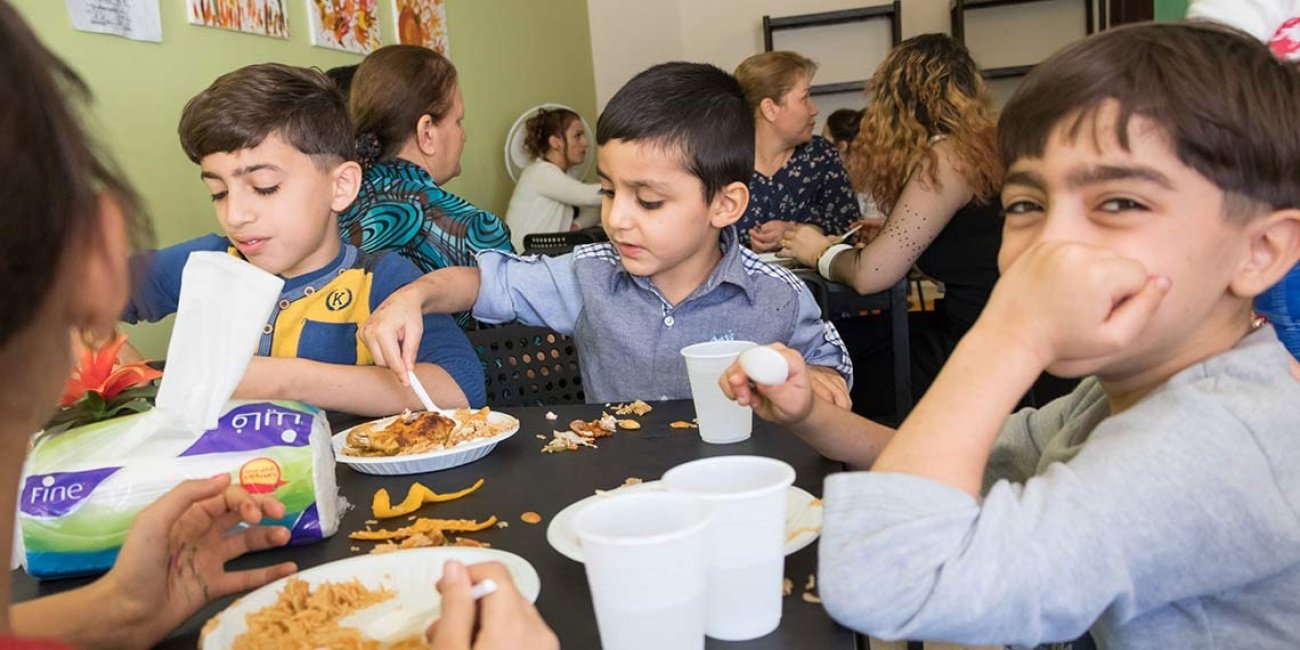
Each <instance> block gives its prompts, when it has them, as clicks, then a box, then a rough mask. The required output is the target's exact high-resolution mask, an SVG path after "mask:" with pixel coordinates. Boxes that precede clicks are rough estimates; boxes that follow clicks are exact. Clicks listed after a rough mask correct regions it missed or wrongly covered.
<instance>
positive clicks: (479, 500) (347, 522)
mask: <svg viewBox="0 0 1300 650" xmlns="http://www.w3.org/2000/svg"><path fill="white" fill-rule="evenodd" d="M654 406H655V408H654V411H652V412H651V413H650V414H648V415H646V416H644V417H642V418H638V419H639V420H641V421H642V423H643V428H642V429H641V430H639V431H620V432H619V433H618V434H616V435H615V436H613V437H611V438H605V439H602V440H599V441H597V444H598V445H599V449H587V448H583V449H579V450H578V451H574V452H567V453H559V454H543V453H540V449H541V447H542V444H543V443H542V441H541V440H539V439H537V437H536V436H537V435H538V434H547V437H548V438H549V433H550V431H551V429H552V428H556V427H554V426H553V425H555V424H557V423H559V426H560V427H563V426H565V424H567V423H568V422H569V421H571V420H574V419H587V420H590V419H593V418H595V417H597V416H599V415H600V412H601V408H600V407H599V406H584V405H574V406H555V407H550V408H549V409H548V408H542V407H535V408H512V409H505V410H506V411H507V412H509V413H510V414H511V415H514V416H516V417H518V418H519V419H520V421H521V429H520V431H519V433H517V434H515V435H514V436H513V437H512V438H510V439H509V440H507V441H505V442H503V443H502V444H500V445H498V447H497V448H496V449H495V450H494V451H493V452H492V453H491V454H489V455H488V456H487V457H485V458H483V459H482V460H479V461H477V462H474V463H471V464H469V465H463V466H461V467H457V468H454V469H450V470H445V471H442V472H436V473H432V474H422V475H413V476H397V477H381V476H370V475H366V474H359V473H357V472H354V471H353V470H352V469H350V468H348V467H346V466H343V465H339V466H338V474H337V476H338V483H339V490H340V492H341V493H342V494H343V496H345V497H347V499H348V500H349V501H350V502H351V503H352V505H353V506H355V507H353V508H352V509H351V510H349V511H348V512H347V514H345V515H344V517H343V522H342V524H341V525H340V531H339V534H338V535H336V536H334V537H333V538H331V539H328V540H326V541H324V542H321V543H319V544H314V545H311V546H301V547H295V548H289V549H278V550H275V551H267V552H264V553H259V554H255V555H253V556H250V557H245V558H241V559H239V560H237V561H235V562H234V563H233V565H234V567H247V566H257V565H264V564H271V563H274V562H281V561H284V560H293V561H295V562H297V563H298V565H299V567H300V568H309V567H312V566H316V565H319V564H323V563H325V562H329V561H331V560H338V559H342V558H345V557H349V556H351V555H355V554H357V552H356V551H352V550H351V549H352V548H353V547H354V546H360V547H362V548H363V549H364V548H367V545H366V544H362V543H357V542H352V541H351V540H349V539H348V538H347V533H348V532H351V531H354V530H358V529H362V528H364V527H365V520H367V519H370V518H371V513H370V501H371V497H372V496H373V494H374V492H375V490H377V489H379V488H381V487H386V488H388V489H389V492H390V493H392V494H394V500H399V499H401V498H402V497H403V496H405V494H406V489H407V487H408V486H409V485H410V484H411V482H412V481H414V480H419V481H420V482H422V483H424V484H425V485H427V486H428V487H429V488H431V489H433V490H434V491H436V492H445V491H454V490H458V489H461V488H464V487H466V486H469V485H471V484H472V483H473V482H474V481H476V480H478V479H479V478H480V477H483V478H486V479H487V481H486V482H485V484H484V485H483V487H482V488H481V489H479V490H478V491H477V492H476V493H474V494H472V495H470V496H468V497H465V498H463V499H459V500H456V501H451V502H447V503H441V504H437V505H436V506H434V507H435V508H436V510H437V514H436V515H433V514H428V512H431V509H429V508H426V510H425V511H422V513H423V514H424V516H437V517H443V518H476V519H480V520H481V519H483V518H486V517H487V516H488V515H496V516H497V517H498V518H499V519H501V520H505V521H508V522H510V525H509V527H507V528H495V529H491V530H488V531H484V532H481V533H475V534H473V535H471V536H472V537H474V538H475V539H478V540H480V541H484V542H488V543H490V544H491V545H492V547H493V548H497V549H501V550H505V551H509V552H512V553H516V554H518V555H520V556H522V557H524V558H525V559H527V560H528V561H529V562H531V563H532V565H533V566H534V567H535V568H536V569H537V573H538V574H539V575H540V576H541V582H542V591H541V595H540V597H539V598H538V600H537V608H538V609H539V610H540V611H541V613H542V616H543V617H545V619H546V622H547V623H548V624H549V625H550V626H551V627H552V628H553V629H554V630H555V632H556V634H557V635H559V637H560V641H561V643H562V644H563V645H564V647H565V648H579V649H585V648H597V647H599V645H600V644H599V639H598V636H597V632H596V621H595V617H594V614H593V612H592V606H591V595H590V592H589V591H588V589H587V577H586V574H585V573H584V572H583V570H582V565H581V564H579V563H577V562H574V561H572V560H570V559H568V558H566V557H564V556H563V555H560V553H559V552H557V551H556V550H554V549H553V548H551V546H550V545H549V544H548V543H547V541H546V526H547V524H548V523H549V521H550V519H551V517H553V516H554V515H555V514H556V513H558V512H559V511H560V510H562V509H564V508H565V507H566V506H568V505H569V504H571V503H573V502H575V501H578V500H580V499H583V498H586V497H588V496H591V495H592V494H593V493H594V491H595V490H596V489H609V488H613V487H617V486H618V485H620V484H621V483H623V481H624V480H625V479H627V478H629V477H637V478H641V479H643V480H647V481H648V480H653V479H657V478H659V476H660V475H662V474H663V472H664V471H666V470H667V469H669V468H671V467H673V466H674V465H677V464H679V463H682V462H685V461H688V460H692V459H695V458H703V457H707V456H724V455H731V454H752V455H759V456H770V457H773V458H780V459H782V460H784V461H786V462H788V463H790V464H791V465H792V466H794V468H795V471H796V473H797V478H796V480H795V485H798V486H799V487H801V488H803V489H805V490H808V491H809V492H811V493H813V494H814V495H817V496H821V493H822V478H823V477H824V476H825V475H827V474H829V473H831V472H834V471H837V470H838V466H837V464H836V463H833V462H831V461H828V460H826V459H824V458H822V457H821V456H819V455H818V454H817V453H816V452H814V451H813V450H812V449H811V448H810V447H808V446H807V445H805V444H803V443H802V442H800V441H799V440H798V439H797V438H795V437H794V436H793V435H792V434H790V433H788V432H786V431H785V430H783V429H781V428H780V427H777V426H774V425H770V424H767V423H764V422H762V421H761V420H756V421H755V424H754V435H753V437H752V438H750V439H749V440H746V441H744V442H740V443H735V444H730V445H708V444H705V443H703V442H701V441H700V437H699V434H698V432H697V431H695V430H693V429H671V428H669V426H668V423H669V422H672V421H674V420H689V419H691V418H692V417H694V409H693V407H692V405H691V403H690V402H664V403H656V404H654ZM548 410H553V411H554V412H555V413H556V414H558V416H559V418H558V421H557V422H549V421H547V420H546V418H545V414H546V412H547V411H548ZM357 421H358V420H357V419H356V418H345V417H334V418H332V420H331V425H332V426H333V427H334V429H335V430H336V431H339V430H342V428H343V427H345V426H349V425H351V424H354V423H355V422H357ZM526 511H534V512H537V513H539V514H541V515H542V517H543V520H542V523H540V524H537V525H529V524H526V523H524V522H522V521H520V519H519V516H520V514H522V513H524V512H526ZM816 569H817V545H816V544H813V545H811V546H809V547H807V548H805V549H803V550H801V551H799V552H797V553H794V554H792V555H790V556H788V557H787V558H786V571H785V573H786V576H788V577H789V578H790V579H791V580H793V581H794V583H795V591H794V594H793V595H791V596H790V597H788V598H786V599H785V604H784V610H783V613H782V620H781V626H780V628H778V629H777V630H776V631H775V632H773V633H772V634H769V635H767V636H765V637H762V638H760V639H755V640H753V641H748V642H738V643H729V642H722V641H715V640H712V639H710V640H709V641H708V647H709V648H745V649H749V648H753V649H756V650H757V649H768V648H846V649H847V648H854V647H855V639H854V635H853V634H852V632H851V631H849V630H847V629H845V628H843V627H840V626H839V625H837V624H836V623H835V622H834V621H832V620H831V619H830V618H829V617H828V616H827V615H826V612H825V610H824V609H822V607H821V606H820V605H816V604H811V603H807V602H804V600H803V599H802V598H801V597H800V594H801V592H802V589H803V583H804V581H806V580H807V578H808V575H809V574H810V573H814V572H815V571H816ZM85 582H86V580H84V579H68V580H55V581H45V582H37V581H35V580H33V579H32V578H30V577H28V576H27V575H26V574H24V573H22V572H21V571H16V572H14V575H13V597H14V599H15V600H16V601H22V600H27V599H30V598H34V597H36V596H40V595H46V594H51V593H56V592H58V591H62V590H65V589H69V588H72V587H76V586H79V585H82V584H85ZM231 600H233V598H226V599H223V600H221V601H218V602H217V603H214V604H213V605H211V606H209V607H207V608H205V609H204V610H203V611H201V612H200V613H199V614H198V615H197V616H195V617H194V618H192V619H191V620H190V621H189V622H188V623H186V624H185V625H184V626H183V627H182V628H181V629H180V630H178V631H177V632H176V633H175V634H174V635H173V636H172V637H170V638H169V639H167V641H165V642H164V643H163V644H162V645H161V646H160V647H164V648H193V647H195V645H196V642H197V639H198V631H199V628H200V627H201V626H202V624H203V621H205V620H207V619H208V618H210V617H211V616H212V615H213V614H215V613H217V612H219V611H220V610H221V609H222V608H224V607H225V606H226V605H227V604H229V602H230V601H231Z"/></svg>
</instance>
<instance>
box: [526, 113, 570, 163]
mask: <svg viewBox="0 0 1300 650" xmlns="http://www.w3.org/2000/svg"><path fill="white" fill-rule="evenodd" d="M577 119H578V114H577V113H574V112H573V111H571V110H569V109H567V108H552V109H547V108H543V109H542V110H540V111H537V114H536V115H534V116H532V117H530V118H528V121H527V122H525V123H524V151H527V152H528V155H530V156H532V157H534V158H541V157H542V156H545V155H546V152H547V151H550V149H551V136H556V137H558V138H560V139H561V140H563V139H564V132H565V131H567V130H569V125H570V124H573V123H574V121H576V120H577Z"/></svg>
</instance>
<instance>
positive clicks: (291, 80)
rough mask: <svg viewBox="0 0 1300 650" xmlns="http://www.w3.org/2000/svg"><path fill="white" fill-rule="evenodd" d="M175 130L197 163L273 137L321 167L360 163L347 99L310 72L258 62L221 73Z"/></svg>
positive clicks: (330, 83) (320, 74) (187, 108)
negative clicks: (281, 140)
mask: <svg viewBox="0 0 1300 650" xmlns="http://www.w3.org/2000/svg"><path fill="white" fill-rule="evenodd" d="M177 130H178V131H179V133H180V136H181V148H182V149H184V150H185V155H187V156H189V157H190V160H192V161H194V162H196V163H197V162H199V161H200V160H203V158H204V157H205V156H208V155H211V154H214V153H226V152H231V151H239V150H240V149H249V148H252V147H256V146H257V145H259V144H261V143H262V140H265V139H266V136H268V135H271V134H272V133H278V134H279V135H280V137H281V138H284V140H285V141H286V142H288V143H289V144H291V145H293V147H294V148H295V149H297V150H298V151H301V152H302V153H305V154H307V155H309V156H312V157H313V158H314V159H315V160H316V163H317V164H318V165H321V166H322V167H324V166H327V165H336V164H338V163H340V162H342V161H344V160H353V159H355V158H356V149H355V146H354V144H353V139H352V126H351V124H350V123H349V122H348V111H347V108H345V107H344V105H343V97H342V95H340V94H339V91H338V89H337V87H336V86H335V85H334V82H333V81H332V80H330V78H329V77H327V76H325V73H323V72H321V71H320V70H315V69H312V68H299V67H295V66H291V65H283V64H280V63H259V64H257V65H250V66H245V67H243V68H240V69H238V70H235V71H234V72H228V73H226V74H223V75H221V76H220V77H217V80H216V81H213V82H212V85H211V86H208V87H207V88H206V89H204V90H203V92H200V93H199V94H197V95H195V96H194V98H193V99H191V100H190V101H189V102H188V103H186V104H185V109H184V110H183V111H181V123H180V126H179V127H178V129H177Z"/></svg>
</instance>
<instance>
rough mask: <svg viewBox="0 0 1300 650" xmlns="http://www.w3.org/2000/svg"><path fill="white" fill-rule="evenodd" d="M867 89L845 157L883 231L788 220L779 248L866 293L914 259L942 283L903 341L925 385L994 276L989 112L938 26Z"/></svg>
mask: <svg viewBox="0 0 1300 650" xmlns="http://www.w3.org/2000/svg"><path fill="white" fill-rule="evenodd" d="M867 95H868V96H869V98H870V101H869V102H868V104H867V108H866V112H865V114H864V115H863V117H862V124H861V127H860V128H859V130H858V135H857V138H856V139H855V140H854V142H853V146H852V147H851V148H850V151H849V153H848V157H847V160H846V163H847V166H848V169H849V173H850V175H851V176H852V178H853V183H854V186H855V187H856V188H857V189H858V190H859V191H862V192H865V193H867V194H870V196H871V198H872V199H874V200H875V201H876V203H877V205H879V206H880V209H881V211H882V212H884V213H885V214H886V215H887V217H886V220H885V223H884V226H883V228H882V230H881V231H880V234H879V235H877V236H876V237H875V238H874V239H872V240H871V241H870V242H868V243H867V244H866V245H865V246H862V247H858V248H854V247H851V246H848V245H846V244H836V245H832V242H831V240H830V239H829V238H827V237H825V236H824V235H822V234H821V233H818V232H817V231H815V230H812V229H808V228H796V229H794V230H793V231H791V232H789V233H787V234H786V236H785V237H784V239H783V240H782V244H783V248H782V252H781V255H783V256H788V257H793V258H795V259H797V260H799V261H800V262H802V263H804V264H806V265H808V266H810V267H815V268H817V269H818V270H819V271H820V272H821V274H822V275H823V276H825V277H826V278H827V279H829V280H833V281H836V282H843V283H845V284H848V285H850V286H852V287H853V288H854V289H855V290H857V291H858V292H859V293H864V294H866V293H875V292H877V291H883V290H885V289H888V288H889V287H890V286H892V285H894V284H895V283H897V282H898V281H899V280H900V279H901V278H903V277H905V276H906V275H907V273H908V270H909V269H911V267H912V265H913V264H915V265H916V266H917V267H919V268H920V269H921V271H922V272H924V273H925V274H926V275H928V276H930V277H932V278H934V279H936V280H938V281H940V282H942V283H943V285H944V298H943V300H942V301H941V304H940V305H938V306H936V314H935V318H934V320H935V322H934V323H933V327H925V326H923V327H920V328H919V329H920V331H914V334H913V337H912V352H913V361H914V363H913V376H914V382H913V384H914V386H916V387H917V388H919V389H921V390H923V389H924V388H925V387H928V386H929V380H930V379H932V378H933V377H934V375H935V374H936V373H937V372H938V369H939V367H940V366H941V365H942V364H943V361H944V360H945V359H946V358H947V357H948V354H949V353H950V352H951V351H952V348H953V346H955V345H956V342H957V340H958V339H960V338H961V336H962V335H963V334H965V333H966V330H968V329H970V326H971V325H973V324H974V322H975V319H976V317H978V316H979V313H980V311H981V310H982V309H983V307H984V303H986V302H987V301H988V297H989V293H990V292H991V291H992V289H993V283H994V282H995V281H997V277H998V271H997V254H998V247H999V246H1000V245H1001V241H1002V218H1001V211H1000V210H999V208H998V206H997V202H996V201H995V199H996V198H997V192H998V191H999V189H1000V187H1001V184H1002V169H1001V164H1000V163H999V161H998V155H997V146H996V139H995V135H996V116H995V113H994V108H993V102H992V100H991V99H990V97H989V93H988V89H987V88H986V87H985V85H984V81H983V79H982V77H981V75H980V71H979V68H978V67H977V66H976V65H975V61H974V60H973V59H972V58H971V56H970V53H969V52H968V51H967V50H966V48H965V46H963V45H962V44H961V43H959V42H957V41H956V40H954V39H953V38H952V37H950V36H947V35H944V34H922V35H920V36H915V37H913V38H909V39H907V40H906V41H903V42H902V43H900V44H899V45H898V46H897V47H895V48H894V49H893V50H892V51H890V53H889V55H888V56H887V57H886V58H885V61H884V63H882V64H881V65H880V68H879V69H877V70H876V72H875V74H874V75H872V77H871V79H870V80H869V81H868V82H867Z"/></svg>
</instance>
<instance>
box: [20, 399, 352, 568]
mask: <svg viewBox="0 0 1300 650" xmlns="http://www.w3.org/2000/svg"><path fill="white" fill-rule="evenodd" d="M223 472H228V473H229V474H230V475H231V479H232V480H231V483H232V484H233V485H241V486H243V488H244V489H245V490H247V491H249V492H251V493H254V494H270V495H273V496H274V497H275V498H277V499H279V500H280V501H281V502H282V503H284V505H285V516H284V518H283V519H280V520H274V521H264V522H263V523H264V524H269V525H280V526H284V527H286V528H288V529H289V530H291V531H292V537H291V541H290V544H309V543H312V542H316V541H320V540H321V539H324V538H325V537H329V536H330V535H333V534H334V532H335V531H336V530H337V529H338V522H339V517H340V512H339V499H338V489H337V487H336V485H335V481H334V460H333V452H332V451H331V449H330V429H329V423H328V422H327V421H326V419H325V415H324V414H323V413H322V412H321V411H320V409H318V408H316V407H314V406H310V405H307V404H303V403H299V402H285V401H231V402H227V404H226V406H225V409H224V412H223V413H222V415H221V416H220V417H219V418H218V420H217V425H216V426H215V427H214V428H211V429H208V430H207V431H204V432H203V433H201V434H195V433H192V432H191V430H187V429H186V428H184V427H178V426H175V425H173V424H169V421H168V419H167V418H166V417H163V416H162V414H160V413H159V412H158V411H156V410H155V411H150V412H148V413H142V414H138V415H132V416H127V417H122V418H117V419H114V420H109V421H107V422H99V423H95V424H91V425H87V426H84V427H79V428H77V429H73V430H70V431H67V432H64V433H60V434H54V435H46V436H43V437H42V438H41V439H39V440H38V441H37V443H36V445H35V447H34V448H33V449H32V452H31V454H30V455H29V456H28V459H27V464H26V466H25V471H24V473H23V479H22V484H21V485H20V493H19V512H18V522H19V528H20V530H21V533H22V543H23V547H24V549H25V551H26V556H25V557H26V566H27V572H28V573H29V574H30V575H33V576H36V577H42V578H46V577H60V576H71V575H80V574H89V573H98V572H102V571H106V570H108V569H109V568H110V567H112V566H113V561H114V560H115V559H116V557H117V551H118V549H119V547H120V546H121V545H122V542H123V540H124V539H125V537H126V532H127V529H128V528H129V527H130V525H131V522H132V521H133V520H134V519H135V516H136V514H137V513H138V512H139V511H140V510H142V509H143V508H145V507H146V506H148V505H149V504H150V503H152V502H153V501H155V500H156V499H158V498H159V497H161V496H162V495H163V494H164V493H166V492H167V491H168V490H170V489H171V488H173V487H175V486H176V484H178V483H180V482H181V481H183V480H186V479H203V478H209V477H212V476H215V475H217V474H221V473H223Z"/></svg>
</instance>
